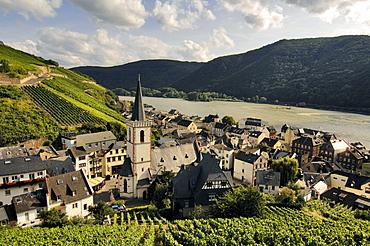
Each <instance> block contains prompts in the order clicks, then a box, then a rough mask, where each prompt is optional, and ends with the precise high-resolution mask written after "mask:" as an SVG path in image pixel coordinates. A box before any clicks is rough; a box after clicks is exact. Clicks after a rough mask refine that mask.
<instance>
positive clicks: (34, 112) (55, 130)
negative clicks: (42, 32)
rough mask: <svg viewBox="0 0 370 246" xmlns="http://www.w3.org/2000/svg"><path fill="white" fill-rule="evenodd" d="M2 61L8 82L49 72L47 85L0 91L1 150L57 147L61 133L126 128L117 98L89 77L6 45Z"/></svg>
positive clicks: (0, 56)
mask: <svg viewBox="0 0 370 246" xmlns="http://www.w3.org/2000/svg"><path fill="white" fill-rule="evenodd" d="M0 61H1V62H0V64H2V66H0V68H1V69H3V68H4V66H3V64H5V65H6V68H7V71H4V70H2V71H1V69H0V73H2V74H5V76H9V77H18V78H25V77H27V76H29V73H39V72H40V71H41V70H44V71H49V73H47V74H44V75H43V76H44V77H45V76H46V77H48V79H44V80H42V81H41V82H39V83H36V84H32V85H26V84H21V85H18V86H15V85H7V84H4V83H3V85H0V106H1V107H0V112H1V114H2V117H0V146H6V145H16V144H19V143H21V142H23V141H25V140H29V139H35V138H48V139H49V140H51V141H54V140H55V139H56V137H57V136H58V134H59V133H60V132H62V131H70V130H76V127H80V126H82V125H86V124H87V125H90V126H94V125H95V126H99V127H100V126H102V127H105V126H106V125H107V124H108V122H114V123H113V124H116V123H119V124H122V125H124V122H125V118H124V117H123V116H122V115H121V114H120V113H119V112H118V111H117V110H116V101H117V96H116V95H115V94H114V93H113V92H111V91H110V90H107V89H106V88H104V87H102V86H100V85H98V84H96V83H95V82H93V81H91V79H90V78H89V77H87V76H84V75H82V74H79V73H75V72H73V71H70V70H67V69H64V68H61V67H58V66H56V65H57V63H56V62H54V61H51V60H44V59H43V58H40V57H36V56H33V55H30V54H27V53H24V52H21V51H18V50H15V49H13V48H11V47H8V46H4V45H0ZM41 67H44V68H45V69H40V68H41ZM8 68H10V69H8ZM14 68H17V69H14ZM46 68H47V69H46ZM9 70H10V71H9ZM19 71H21V73H18V72H19ZM24 71H26V72H24Z"/></svg>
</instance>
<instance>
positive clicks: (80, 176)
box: [46, 170, 94, 204]
mask: <svg viewBox="0 0 370 246" xmlns="http://www.w3.org/2000/svg"><path fill="white" fill-rule="evenodd" d="M46 189H47V193H48V194H49V199H50V203H51V204H52V203H55V202H59V201H57V196H60V200H61V201H63V202H65V203H71V202H74V201H78V200H81V199H84V198H87V197H89V196H92V195H93V193H94V192H93V190H92V188H91V186H90V184H89V182H88V180H87V178H86V175H85V174H84V172H83V171H82V170H79V171H74V172H70V173H66V174H62V175H58V176H54V177H49V178H46Z"/></svg>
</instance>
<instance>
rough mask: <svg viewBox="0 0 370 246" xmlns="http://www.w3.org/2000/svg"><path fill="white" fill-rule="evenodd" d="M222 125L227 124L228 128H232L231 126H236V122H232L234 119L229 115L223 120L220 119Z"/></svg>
mask: <svg viewBox="0 0 370 246" xmlns="http://www.w3.org/2000/svg"><path fill="white" fill-rule="evenodd" d="M221 121H222V123H224V124H228V125H230V126H233V125H236V124H237V123H236V121H235V120H234V118H233V117H232V116H229V115H225V116H224V117H223V118H222V120H221Z"/></svg>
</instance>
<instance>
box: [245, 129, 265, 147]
mask: <svg viewBox="0 0 370 246" xmlns="http://www.w3.org/2000/svg"><path fill="white" fill-rule="evenodd" d="M266 137H267V136H266V135H265V134H264V133H263V132H260V131H252V132H249V136H248V140H249V142H250V143H251V145H252V146H253V147H257V146H258V145H259V144H260V143H261V142H262V140H263V139H264V138H266Z"/></svg>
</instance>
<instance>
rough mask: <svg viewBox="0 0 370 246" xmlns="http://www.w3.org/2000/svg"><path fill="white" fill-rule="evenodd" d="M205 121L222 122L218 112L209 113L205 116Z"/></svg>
mask: <svg viewBox="0 0 370 246" xmlns="http://www.w3.org/2000/svg"><path fill="white" fill-rule="evenodd" d="M203 122H204V123H212V122H221V120H220V117H219V116H218V115H217V114H209V115H208V116H206V117H204V119H203Z"/></svg>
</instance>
